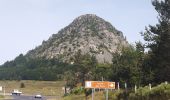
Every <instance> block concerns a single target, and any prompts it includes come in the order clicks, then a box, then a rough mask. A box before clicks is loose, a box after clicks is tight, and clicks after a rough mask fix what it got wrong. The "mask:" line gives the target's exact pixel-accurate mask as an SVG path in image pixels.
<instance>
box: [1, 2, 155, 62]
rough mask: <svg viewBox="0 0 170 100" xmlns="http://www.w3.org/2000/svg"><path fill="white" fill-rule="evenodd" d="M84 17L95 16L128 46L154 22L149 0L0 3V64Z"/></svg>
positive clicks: (138, 38) (140, 38)
mask: <svg viewBox="0 0 170 100" xmlns="http://www.w3.org/2000/svg"><path fill="white" fill-rule="evenodd" d="M83 14H96V15H97V16H99V17H101V18H103V19H105V20H106V21H109V22H110V23H111V24H112V25H113V26H114V27H116V28H117V29H118V30H120V31H122V32H123V33H124V36H126V37H127V40H128V41H129V43H134V42H135V41H139V40H141V41H142V37H141V36H140V34H139V32H141V31H144V29H145V26H148V25H149V24H151V25H155V24H156V23H157V13H156V11H155V10H154V7H153V6H152V5H151V0H0V64H3V63H4V62H6V61H10V60H13V59H14V58H15V57H16V56H18V55H19V54H21V53H23V54H26V53H27V52H28V51H29V50H31V49H34V48H35V47H36V46H38V45H40V44H41V43H42V41H43V40H47V39H48V38H49V37H50V36H51V35H52V34H54V33H57V32H58V31H59V30H60V29H61V28H64V27H65V26H67V25H68V24H69V23H71V22H72V21H73V20H74V19H75V18H76V17H78V16H80V15H83Z"/></svg>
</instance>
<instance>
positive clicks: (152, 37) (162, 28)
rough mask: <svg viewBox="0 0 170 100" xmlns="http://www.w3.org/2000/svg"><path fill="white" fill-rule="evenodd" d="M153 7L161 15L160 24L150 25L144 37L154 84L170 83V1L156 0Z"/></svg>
mask: <svg viewBox="0 0 170 100" xmlns="http://www.w3.org/2000/svg"><path fill="white" fill-rule="evenodd" d="M152 5H153V6H154V7H155V10H156V11H157V12H158V14H159V15H158V24H157V25H155V26H151V25H150V26H149V28H146V32H144V33H142V35H143V36H144V40H145V41H147V47H148V48H149V55H150V58H151V59H150V62H149V63H150V64H149V66H150V68H151V69H152V70H153V71H154V76H155V80H154V82H156V83H159V82H163V81H170V0H154V1H152Z"/></svg>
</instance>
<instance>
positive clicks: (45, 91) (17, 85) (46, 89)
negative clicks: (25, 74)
mask: <svg viewBox="0 0 170 100" xmlns="http://www.w3.org/2000/svg"><path fill="white" fill-rule="evenodd" d="M21 83H24V85H25V87H24V88H21ZM0 86H3V87H4V86H5V92H6V93H11V92H12V91H13V89H18V90H20V91H22V92H23V94H25V95H35V94H37V93H40V94H42V95H46V96H62V95H63V90H62V87H63V86H64V81H31V80H30V81H29V80H22V81H0ZM0 93H3V91H1V92H0Z"/></svg>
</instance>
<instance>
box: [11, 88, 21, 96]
mask: <svg viewBox="0 0 170 100" xmlns="http://www.w3.org/2000/svg"><path fill="white" fill-rule="evenodd" d="M21 94H22V92H21V91H19V90H17V89H14V90H13V91H12V95H19V96H20V95H21Z"/></svg>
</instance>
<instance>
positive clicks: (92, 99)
mask: <svg viewBox="0 0 170 100" xmlns="http://www.w3.org/2000/svg"><path fill="white" fill-rule="evenodd" d="M92 100H94V89H92Z"/></svg>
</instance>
